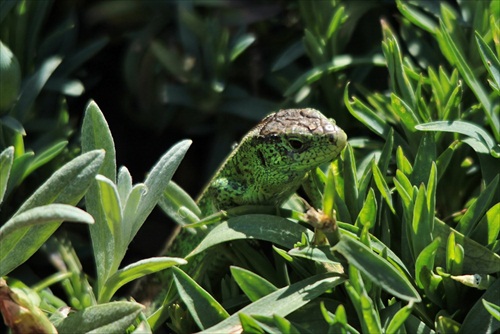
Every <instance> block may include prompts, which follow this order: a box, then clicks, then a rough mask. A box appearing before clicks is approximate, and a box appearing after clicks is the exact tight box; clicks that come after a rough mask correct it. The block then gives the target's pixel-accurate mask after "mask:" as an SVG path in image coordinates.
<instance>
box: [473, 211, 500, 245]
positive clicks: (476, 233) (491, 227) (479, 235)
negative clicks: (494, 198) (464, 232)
mask: <svg viewBox="0 0 500 334" xmlns="http://www.w3.org/2000/svg"><path fill="white" fill-rule="evenodd" d="M498 217H500V203H496V204H495V205H493V206H492V207H491V208H490V209H489V210H488V212H486V214H485V215H484V216H483V218H482V219H481V221H480V222H479V223H478V224H477V226H476V228H474V230H473V231H472V233H471V234H470V237H471V238H472V239H474V240H475V241H477V242H478V243H480V244H482V245H490V244H492V243H493V242H495V240H497V239H498V235H499V233H500V224H499V223H498Z"/></svg>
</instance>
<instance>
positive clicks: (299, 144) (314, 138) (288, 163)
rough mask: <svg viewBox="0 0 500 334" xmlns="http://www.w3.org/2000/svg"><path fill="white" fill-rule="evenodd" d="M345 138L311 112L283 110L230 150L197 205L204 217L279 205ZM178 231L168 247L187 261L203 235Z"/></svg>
mask: <svg viewBox="0 0 500 334" xmlns="http://www.w3.org/2000/svg"><path fill="white" fill-rule="evenodd" d="M346 143H347V135H346V134H345V132H344V131H343V130H342V129H341V128H340V127H338V126H337V125H336V124H335V121H334V120H332V119H328V118H326V117H325V116H324V115H323V114H321V113H320V112H319V111H317V110H315V109H283V110H280V111H278V112H276V113H273V114H270V115H268V116H267V117H265V118H264V119H263V120H262V121H261V122H260V123H259V124H257V125H256V126H255V127H254V128H253V129H252V130H250V131H249V132H248V133H247V134H246V135H245V136H244V137H243V138H242V140H241V141H240V143H239V144H238V145H237V146H236V147H235V148H234V149H233V151H232V152H231V154H230V155H229V156H228V157H227V159H226V160H225V161H224V163H223V164H222V165H221V166H220V167H219V169H218V170H217V172H216V173H215V175H214V177H213V178H212V180H211V181H210V182H209V183H208V185H207V186H206V187H205V189H204V190H203V191H202V193H201V195H200V196H199V197H198V199H197V203H198V205H199V207H200V209H201V212H202V215H203V216H208V215H210V214H212V213H215V212H218V211H220V210H226V209H229V208H232V207H235V206H240V205H275V206H279V205H281V204H283V203H284V202H285V201H286V200H287V199H288V198H289V197H290V196H291V195H292V194H293V193H294V192H295V191H297V189H298V188H299V187H300V185H301V183H302V182H303V181H304V179H305V178H306V176H307V173H308V172H309V171H310V170H312V169H314V168H316V167H317V166H319V165H321V164H323V163H326V162H329V161H332V160H334V159H335V158H336V157H337V156H338V155H339V154H340V152H341V151H342V149H343V148H344V146H345V145H346ZM180 230H181V229H180V228H179V229H178V231H177V233H178V235H175V236H174V238H175V239H173V240H172V242H171V243H170V246H169V247H168V254H169V255H171V256H181V257H185V256H186V255H187V254H189V253H190V252H191V250H193V249H194V248H195V247H196V246H197V245H198V244H199V243H200V241H201V239H202V237H203V235H204V233H197V234H194V235H193V234H192V233H189V232H187V231H184V230H182V231H180Z"/></svg>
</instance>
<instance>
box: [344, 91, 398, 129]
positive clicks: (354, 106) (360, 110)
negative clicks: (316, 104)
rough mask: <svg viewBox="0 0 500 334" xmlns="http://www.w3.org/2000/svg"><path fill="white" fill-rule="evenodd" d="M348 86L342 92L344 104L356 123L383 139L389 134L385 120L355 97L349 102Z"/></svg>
mask: <svg viewBox="0 0 500 334" xmlns="http://www.w3.org/2000/svg"><path fill="white" fill-rule="evenodd" d="M348 88H349V85H346V87H345V90H344V103H345V105H346V107H347V109H348V110H349V112H350V113H351V115H353V116H354V117H355V118H356V119H357V120H358V121H360V122H361V123H363V124H364V125H365V126H366V127H368V129H370V130H371V131H372V132H373V133H375V134H377V135H378V136H380V137H382V138H385V136H386V135H387V133H389V130H390V127H389V125H388V124H387V122H386V120H384V119H382V118H381V117H380V116H379V115H378V114H377V113H375V112H374V111H373V110H372V109H370V108H369V107H368V106H367V105H365V104H364V103H363V102H361V101H360V100H358V99H357V98H356V97H354V96H353V97H352V101H351V100H349V95H348V92H349V90H348Z"/></svg>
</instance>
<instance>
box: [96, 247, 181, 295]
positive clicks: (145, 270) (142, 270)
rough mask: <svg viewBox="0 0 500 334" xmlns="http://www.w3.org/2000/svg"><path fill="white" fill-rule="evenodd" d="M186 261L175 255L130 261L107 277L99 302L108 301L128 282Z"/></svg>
mask: <svg viewBox="0 0 500 334" xmlns="http://www.w3.org/2000/svg"><path fill="white" fill-rule="evenodd" d="M186 263H187V261H186V260H184V259H180V258H175V257H153V258H149V259H144V260H141V261H137V262H135V263H132V264H130V265H128V266H126V267H125V268H122V269H120V270H118V271H116V272H115V273H114V274H113V275H111V277H109V279H108V280H107V281H106V284H105V286H104V287H103V289H102V291H101V294H100V296H99V303H103V302H107V301H109V300H110V299H111V297H113V294H114V293H115V292H116V290H118V289H119V288H120V287H122V286H123V285H125V284H127V283H128V282H131V281H133V280H136V279H138V278H141V277H143V276H146V275H149V274H152V273H155V272H158V271H161V270H164V269H167V268H170V267H172V266H176V265H183V264H186Z"/></svg>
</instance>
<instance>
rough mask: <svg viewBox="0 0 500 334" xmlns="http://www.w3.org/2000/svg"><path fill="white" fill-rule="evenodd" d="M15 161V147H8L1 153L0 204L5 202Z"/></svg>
mask: <svg viewBox="0 0 500 334" xmlns="http://www.w3.org/2000/svg"><path fill="white" fill-rule="evenodd" d="M13 162H14V147H13V146H10V147H7V148H6V149H5V150H3V151H2V153H0V205H1V204H2V202H3V198H4V195H5V191H6V190H7V183H8V181H9V175H10V170H11V168H12V163H13Z"/></svg>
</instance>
